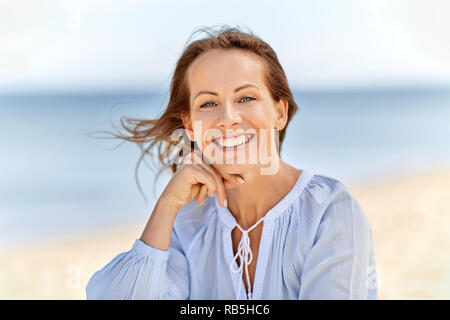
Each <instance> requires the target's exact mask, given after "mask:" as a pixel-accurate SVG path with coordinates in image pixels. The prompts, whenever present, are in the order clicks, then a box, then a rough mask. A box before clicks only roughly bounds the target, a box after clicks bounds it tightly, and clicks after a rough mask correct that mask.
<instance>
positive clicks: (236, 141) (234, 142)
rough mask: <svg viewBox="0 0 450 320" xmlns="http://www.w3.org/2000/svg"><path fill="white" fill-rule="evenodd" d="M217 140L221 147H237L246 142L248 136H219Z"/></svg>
mask: <svg viewBox="0 0 450 320" xmlns="http://www.w3.org/2000/svg"><path fill="white" fill-rule="evenodd" d="M216 141H217V143H218V144H219V145H220V146H221V147H235V146H238V145H240V144H243V143H246V142H247V141H248V137H247V136H244V135H241V136H238V137H233V138H228V139H223V138H217V139H216Z"/></svg>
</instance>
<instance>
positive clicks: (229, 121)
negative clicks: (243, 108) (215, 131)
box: [217, 102, 242, 128]
mask: <svg viewBox="0 0 450 320" xmlns="http://www.w3.org/2000/svg"><path fill="white" fill-rule="evenodd" d="M241 122H242V118H241V115H240V114H239V112H238V111H237V110H236V109H235V108H234V106H233V104H232V103H229V102H227V103H225V104H223V105H222V107H221V108H220V113H219V118H218V120H217V125H218V126H219V127H223V128H229V127H232V126H233V125H235V124H239V123H241Z"/></svg>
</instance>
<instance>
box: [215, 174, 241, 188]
mask: <svg viewBox="0 0 450 320" xmlns="http://www.w3.org/2000/svg"><path fill="white" fill-rule="evenodd" d="M220 174H221V175H222V177H223V179H224V180H225V182H228V183H226V186H231V187H236V186H239V185H241V184H243V183H244V182H245V181H244V179H243V178H242V176H241V175H239V174H229V173H226V172H221V173H220Z"/></svg>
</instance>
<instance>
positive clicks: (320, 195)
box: [300, 174, 370, 241]
mask: <svg viewBox="0 0 450 320" xmlns="http://www.w3.org/2000/svg"><path fill="white" fill-rule="evenodd" d="M300 220H301V221H300V223H301V225H302V226H304V230H303V231H304V232H306V233H307V234H308V237H309V240H311V241H313V239H317V236H318V234H319V233H321V232H328V231H332V232H342V233H353V232H361V233H367V232H370V230H369V229H370V226H369V223H368V220H367V218H366V215H365V213H364V210H363V208H362V206H361V205H360V203H359V202H358V201H357V200H356V198H355V197H354V196H353V195H352V194H351V192H350V191H349V189H348V188H347V187H346V186H345V185H344V184H343V183H342V182H341V181H339V180H338V179H336V178H332V177H329V176H325V175H317V174H316V175H313V176H312V178H311V179H310V181H309V182H308V183H307V185H306V186H305V189H304V192H302V193H301V195H300ZM358 230H359V231H358Z"/></svg>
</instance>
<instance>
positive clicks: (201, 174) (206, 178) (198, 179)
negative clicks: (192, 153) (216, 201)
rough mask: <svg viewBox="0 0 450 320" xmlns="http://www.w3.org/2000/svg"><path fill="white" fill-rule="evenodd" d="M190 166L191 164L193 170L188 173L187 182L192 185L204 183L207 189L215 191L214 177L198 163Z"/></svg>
mask: <svg viewBox="0 0 450 320" xmlns="http://www.w3.org/2000/svg"><path fill="white" fill-rule="evenodd" d="M191 166H192V169H191V170H193V171H192V172H191V173H190V179H191V181H190V182H189V183H190V184H192V185H195V184H201V185H206V187H207V189H209V190H212V191H213V192H216V188H217V187H216V181H215V179H214V177H213V176H212V175H211V174H210V173H209V172H208V171H206V170H205V169H204V168H202V166H200V165H196V164H194V165H191ZM200 187H201V186H200Z"/></svg>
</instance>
